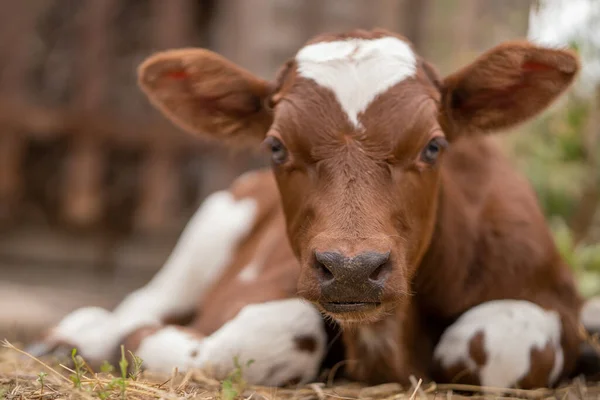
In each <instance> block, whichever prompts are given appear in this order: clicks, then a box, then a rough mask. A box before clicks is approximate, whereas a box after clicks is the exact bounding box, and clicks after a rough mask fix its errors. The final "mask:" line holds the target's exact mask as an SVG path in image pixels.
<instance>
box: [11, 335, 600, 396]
mask: <svg viewBox="0 0 600 400" xmlns="http://www.w3.org/2000/svg"><path fill="white" fill-rule="evenodd" d="M130 361H131V360H130ZM125 370H126V371H127V367H125ZM128 371H129V372H128V373H125V374H121V373H119V372H118V371H117V372H115V371H114V370H113V372H112V373H108V372H106V371H104V372H97V371H92V370H91V368H89V367H87V365H86V364H85V362H84V361H80V362H79V366H78V367H77V366H74V364H73V363H67V362H66V361H65V360H63V361H62V363H61V362H59V360H47V359H43V360H40V359H35V358H33V357H31V356H29V355H27V354H26V353H23V352H22V350H20V349H19V348H18V347H15V346H14V345H13V344H12V343H9V342H8V341H5V342H3V343H2V347H0V399H6V400H17V399H19V400H22V399H35V400H55V399H101V400H110V399H140V400H150V399H198V400H200V399H202V400H204V399H223V400H236V399H243V400H250V399H255V400H258V399H260V400H263V399H264V400H279V399H281V400H288V399H289V400H291V399H294V400H325V399H344V400H354V399H368V400H401V399H410V400H412V399H423V400H424V399H428V400H430V399H488V398H489V399H501V398H515V399H569V400H570V399H599V398H600V386H598V385H594V386H588V385H586V384H585V383H584V382H583V381H575V382H572V383H571V384H569V385H567V386H562V387H560V388H558V389H555V390H550V389H538V390H518V389H511V390H507V389H498V388H483V387H475V386H467V385H436V384H435V383H427V384H423V383H422V382H420V381H417V380H416V379H415V380H414V381H413V385H412V387H401V386H400V385H398V384H394V383H392V384H385V385H379V386H371V387H366V386H361V385H359V384H356V383H348V382H337V381H335V380H334V379H333V375H332V374H331V371H329V375H328V376H323V377H322V379H321V382H322V383H314V384H309V385H305V386H297V387H286V388H272V387H260V386H249V385H246V383H245V382H244V381H243V379H242V378H241V374H239V373H240V372H241V371H240V370H238V371H234V373H233V374H232V375H230V377H229V378H228V379H226V380H224V381H217V380H214V379H211V378H210V376H208V375H207V374H206V373H204V372H203V371H190V372H188V373H186V374H182V373H178V371H176V370H175V371H173V374H172V375H171V376H166V375H152V374H148V373H145V372H140V371H139V370H137V371H136V368H135V366H134V364H132V363H129V369H128Z"/></svg>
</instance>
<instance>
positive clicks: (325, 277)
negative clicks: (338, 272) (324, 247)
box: [314, 260, 333, 282]
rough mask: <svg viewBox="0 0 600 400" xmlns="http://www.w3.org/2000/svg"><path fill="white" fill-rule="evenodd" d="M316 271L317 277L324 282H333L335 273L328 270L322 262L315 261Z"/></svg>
mask: <svg viewBox="0 0 600 400" xmlns="http://www.w3.org/2000/svg"><path fill="white" fill-rule="evenodd" d="M314 265H315V269H316V271H317V275H318V277H319V279H320V280H321V281H323V282H327V281H331V280H333V273H331V271H330V270H329V268H327V266H326V265H325V264H323V263H322V262H320V261H317V260H315V264H314Z"/></svg>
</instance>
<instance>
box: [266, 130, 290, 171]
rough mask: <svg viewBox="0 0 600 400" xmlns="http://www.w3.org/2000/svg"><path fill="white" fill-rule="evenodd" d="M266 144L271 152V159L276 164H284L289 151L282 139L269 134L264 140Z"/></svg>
mask: <svg viewBox="0 0 600 400" xmlns="http://www.w3.org/2000/svg"><path fill="white" fill-rule="evenodd" d="M264 144H265V146H266V147H267V149H269V151H270V152H271V159H272V160H273V163H274V164H276V165H279V164H283V163H284V162H286V160H287V158H288V152H287V149H286V148H285V146H284V145H283V143H281V140H279V139H277V138H276V137H275V136H267V138H266V139H265V141H264Z"/></svg>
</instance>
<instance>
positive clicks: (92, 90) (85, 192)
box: [63, 0, 117, 226]
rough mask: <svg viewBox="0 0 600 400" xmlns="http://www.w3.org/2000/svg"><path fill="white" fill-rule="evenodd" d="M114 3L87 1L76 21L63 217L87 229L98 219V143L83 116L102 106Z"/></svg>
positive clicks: (113, 0) (100, 169)
mask: <svg viewBox="0 0 600 400" xmlns="http://www.w3.org/2000/svg"><path fill="white" fill-rule="evenodd" d="M116 5H117V1H116V0H87V1H86V2H85V4H84V6H83V15H82V18H81V19H80V21H81V25H80V27H79V28H80V31H81V36H80V38H79V40H80V41H79V59H77V60H76V66H77V68H76V71H77V88H78V91H77V92H76V93H75V95H74V97H73V99H72V100H73V103H72V109H73V111H74V112H76V113H77V114H78V115H79V118H78V123H77V124H76V125H75V127H74V132H71V133H72V135H73V138H72V139H73V140H72V148H71V149H70V154H69V158H68V161H67V170H66V171H65V173H66V180H65V182H66V188H65V191H64V195H65V198H64V199H63V201H64V214H65V217H66V219H67V221H68V222H70V223H72V224H73V225H76V226H90V225H91V224H93V223H95V222H98V221H99V220H100V218H101V216H102V200H103V199H102V176H103V171H104V168H103V165H102V149H101V146H102V139H101V137H99V136H100V135H99V134H97V131H96V129H95V127H94V126H93V125H91V124H89V123H88V121H86V116H87V115H91V114H93V113H94V112H97V111H98V110H99V109H100V108H101V106H102V100H103V97H104V87H105V86H106V81H107V80H106V77H107V67H108V66H107V61H108V56H109V55H108V45H109V29H108V24H109V23H110V19H111V16H112V15H113V14H112V12H113V11H114V9H115V6H116Z"/></svg>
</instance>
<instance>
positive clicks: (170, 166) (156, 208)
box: [135, 0, 191, 232]
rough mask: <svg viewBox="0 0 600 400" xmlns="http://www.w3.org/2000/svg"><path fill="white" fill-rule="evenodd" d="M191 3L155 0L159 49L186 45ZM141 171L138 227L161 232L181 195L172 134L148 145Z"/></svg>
mask: <svg viewBox="0 0 600 400" xmlns="http://www.w3.org/2000/svg"><path fill="white" fill-rule="evenodd" d="M190 5H191V3H190V2H189V1H187V0H169V1H164V0H153V2H152V16H153V24H152V32H154V36H153V38H152V40H153V43H154V46H153V48H154V49H156V50H164V49H168V48H174V47H180V46H183V45H185V44H186V40H187V38H188V37H189V32H190V30H191V29H190V28H191V26H190V22H191V12H190ZM146 151H147V152H146V154H145V157H144V161H143V162H142V168H141V169H140V171H141V174H142V175H141V185H140V186H141V189H140V190H141V191H142V192H141V196H140V200H141V204H140V208H139V210H138V211H137V213H136V214H137V215H136V222H135V224H136V228H137V229H139V230H141V231H150V232H151V231H160V230H163V229H165V228H167V227H168V224H169V222H174V218H173V217H174V214H175V213H174V211H175V205H176V204H177V203H178V201H179V199H178V197H179V196H178V195H179V192H180V186H181V185H180V182H179V175H178V173H177V160H176V157H177V156H178V153H177V151H176V148H175V147H174V146H173V145H172V141H171V140H170V138H169V131H168V130H165V132H164V136H158V137H156V138H155V139H154V140H153V141H151V142H150V143H149V146H148V148H147V149H146Z"/></svg>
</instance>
